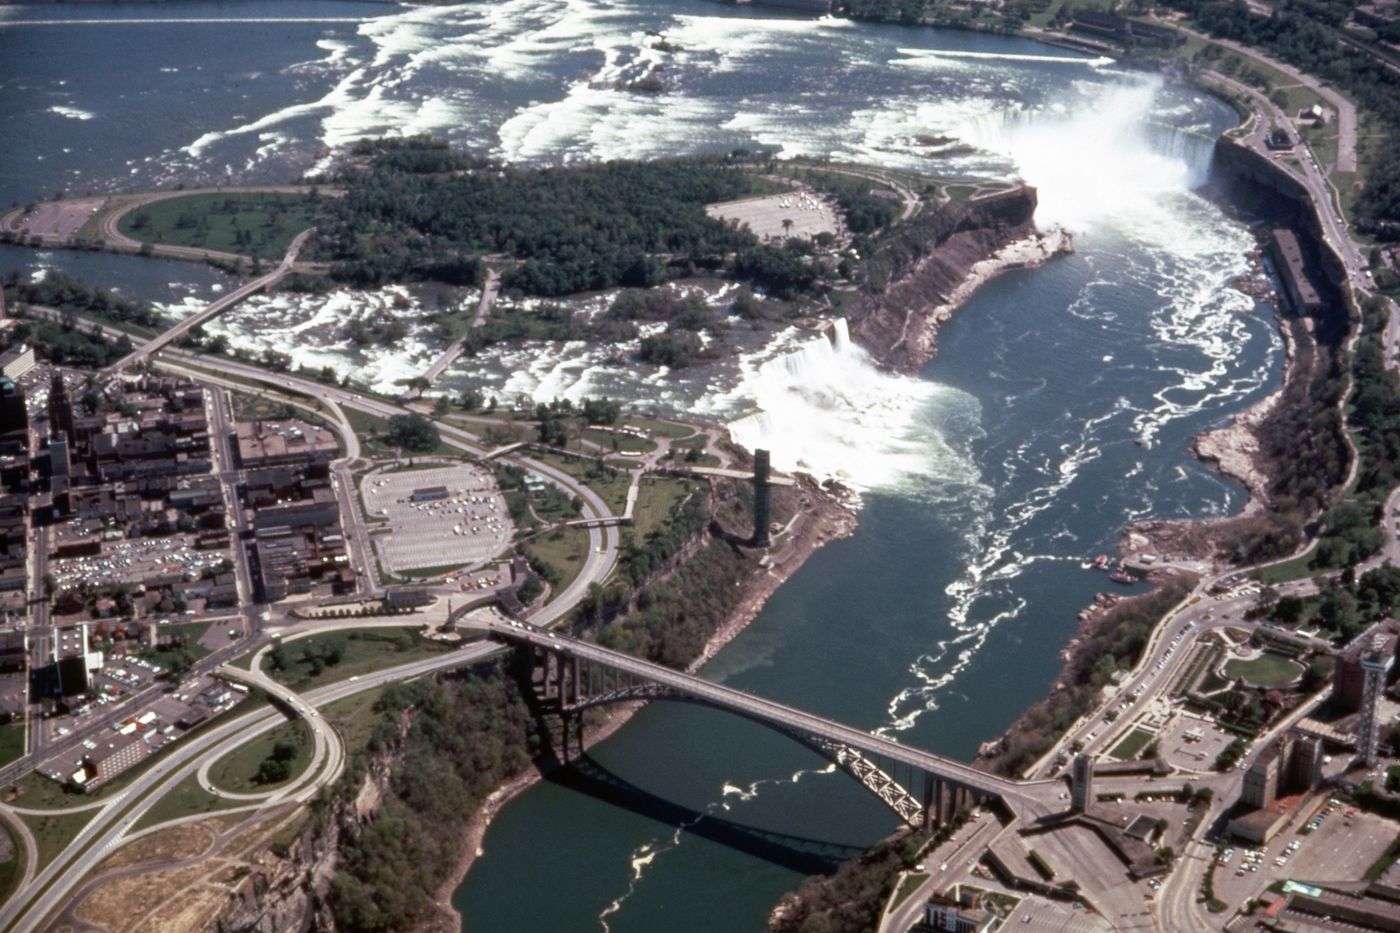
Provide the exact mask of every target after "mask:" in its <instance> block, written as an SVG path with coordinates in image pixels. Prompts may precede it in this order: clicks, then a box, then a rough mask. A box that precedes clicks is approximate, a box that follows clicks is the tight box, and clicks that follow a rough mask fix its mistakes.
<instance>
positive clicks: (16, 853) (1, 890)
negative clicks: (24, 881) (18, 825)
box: [0, 826, 24, 904]
mask: <svg viewBox="0 0 1400 933" xmlns="http://www.w3.org/2000/svg"><path fill="white" fill-rule="evenodd" d="M0 833H4V834H5V839H4V843H3V845H4V848H5V851H6V852H7V853H8V854H7V856H6V858H5V859H4V860H3V861H0V904H3V903H5V901H7V900H9V897H10V895H11V894H13V893H14V890H15V887H16V886H17V885H18V884H19V879H20V878H21V877H23V875H24V849H23V848H22V847H21V846H20V844H19V840H17V839H15V836H14V833H12V832H10V829H9V827H8V826H0Z"/></svg>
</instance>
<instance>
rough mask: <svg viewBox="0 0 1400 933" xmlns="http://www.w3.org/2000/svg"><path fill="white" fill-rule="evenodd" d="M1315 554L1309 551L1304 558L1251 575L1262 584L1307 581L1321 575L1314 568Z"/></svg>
mask: <svg viewBox="0 0 1400 933" xmlns="http://www.w3.org/2000/svg"><path fill="white" fill-rule="evenodd" d="M1312 559H1313V554H1312V552H1311V551H1309V552H1308V553H1307V554H1304V555H1303V556H1302V557H1295V558H1293V559H1292V560H1286V561H1282V562H1280V563H1277V564H1270V565H1269V566H1268V567H1264V568H1262V569H1260V570H1256V571H1255V572H1254V573H1251V574H1250V577H1252V578H1253V579H1255V580H1258V581H1259V582H1260V583H1271V584H1272V583H1288V582H1290V581H1292V580H1306V579H1307V578H1308V577H1312V576H1315V575H1316V574H1317V573H1319V571H1318V569H1317V568H1316V567H1313V566H1312Z"/></svg>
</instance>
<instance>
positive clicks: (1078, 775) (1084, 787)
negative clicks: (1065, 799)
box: [1069, 754, 1094, 813]
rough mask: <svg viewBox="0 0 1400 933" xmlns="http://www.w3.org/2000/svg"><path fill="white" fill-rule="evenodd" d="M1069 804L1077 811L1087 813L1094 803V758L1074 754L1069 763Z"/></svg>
mask: <svg viewBox="0 0 1400 933" xmlns="http://www.w3.org/2000/svg"><path fill="white" fill-rule="evenodd" d="M1069 795H1070V804H1071V806H1073V808H1074V809H1075V810H1076V811H1078V812H1079V813H1087V812H1088V811H1089V808H1090V807H1092V806H1093V805H1094V758H1093V756H1092V755H1084V754H1080V755H1075V756H1074V762H1073V763H1072V764H1071V765H1070V785H1069Z"/></svg>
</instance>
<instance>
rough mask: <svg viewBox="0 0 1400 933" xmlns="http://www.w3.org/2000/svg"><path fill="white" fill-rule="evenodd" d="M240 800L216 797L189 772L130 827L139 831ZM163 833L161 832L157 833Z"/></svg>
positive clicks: (134, 830) (213, 810)
mask: <svg viewBox="0 0 1400 933" xmlns="http://www.w3.org/2000/svg"><path fill="white" fill-rule="evenodd" d="M240 803H241V801H237V800H229V799H228V798H226V797H216V796H214V795H213V794H211V793H209V792H208V791H207V790H205V789H204V788H202V787H200V786H199V775H198V774H191V775H190V776H189V777H187V778H185V779H184V780H183V781H181V782H180V783H179V784H176V785H175V787H174V788H172V789H171V791H170V793H168V794H166V795H164V796H163V797H161V798H160V799H159V800H157V801H156V802H155V803H154V804H152V805H151V807H150V809H148V810H147V811H146V812H145V813H143V814H141V818H140V819H139V820H137V821H136V824H135V825H134V826H132V827H131V830H132V832H140V831H141V830H143V829H147V828H149V827H151V826H159V825H160V824H161V823H165V822H167V821H169V820H174V819H178V818H180V817H182V816H193V815H194V814H196V813H215V812H217V811H219V810H227V809H228V808H229V807H236V806H239V804H240ZM157 835H163V834H157Z"/></svg>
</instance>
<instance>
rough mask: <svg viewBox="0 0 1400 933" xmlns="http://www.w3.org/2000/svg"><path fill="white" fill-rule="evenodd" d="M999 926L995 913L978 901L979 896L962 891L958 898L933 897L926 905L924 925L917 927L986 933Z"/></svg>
mask: <svg viewBox="0 0 1400 933" xmlns="http://www.w3.org/2000/svg"><path fill="white" fill-rule="evenodd" d="M996 926H997V917H996V915H995V914H993V913H991V912H990V911H988V910H986V909H985V908H983V907H982V906H981V905H980V904H978V903H977V896H976V895H975V894H972V893H971V892H962V896H961V897H960V898H959V899H958V900H954V899H953V898H949V897H932V898H930V899H929V901H928V903H927V904H925V905H924V921H923V925H922V927H918V928H916V929H927V930H936V931H938V933H986V931H989V930H994V929H996Z"/></svg>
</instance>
